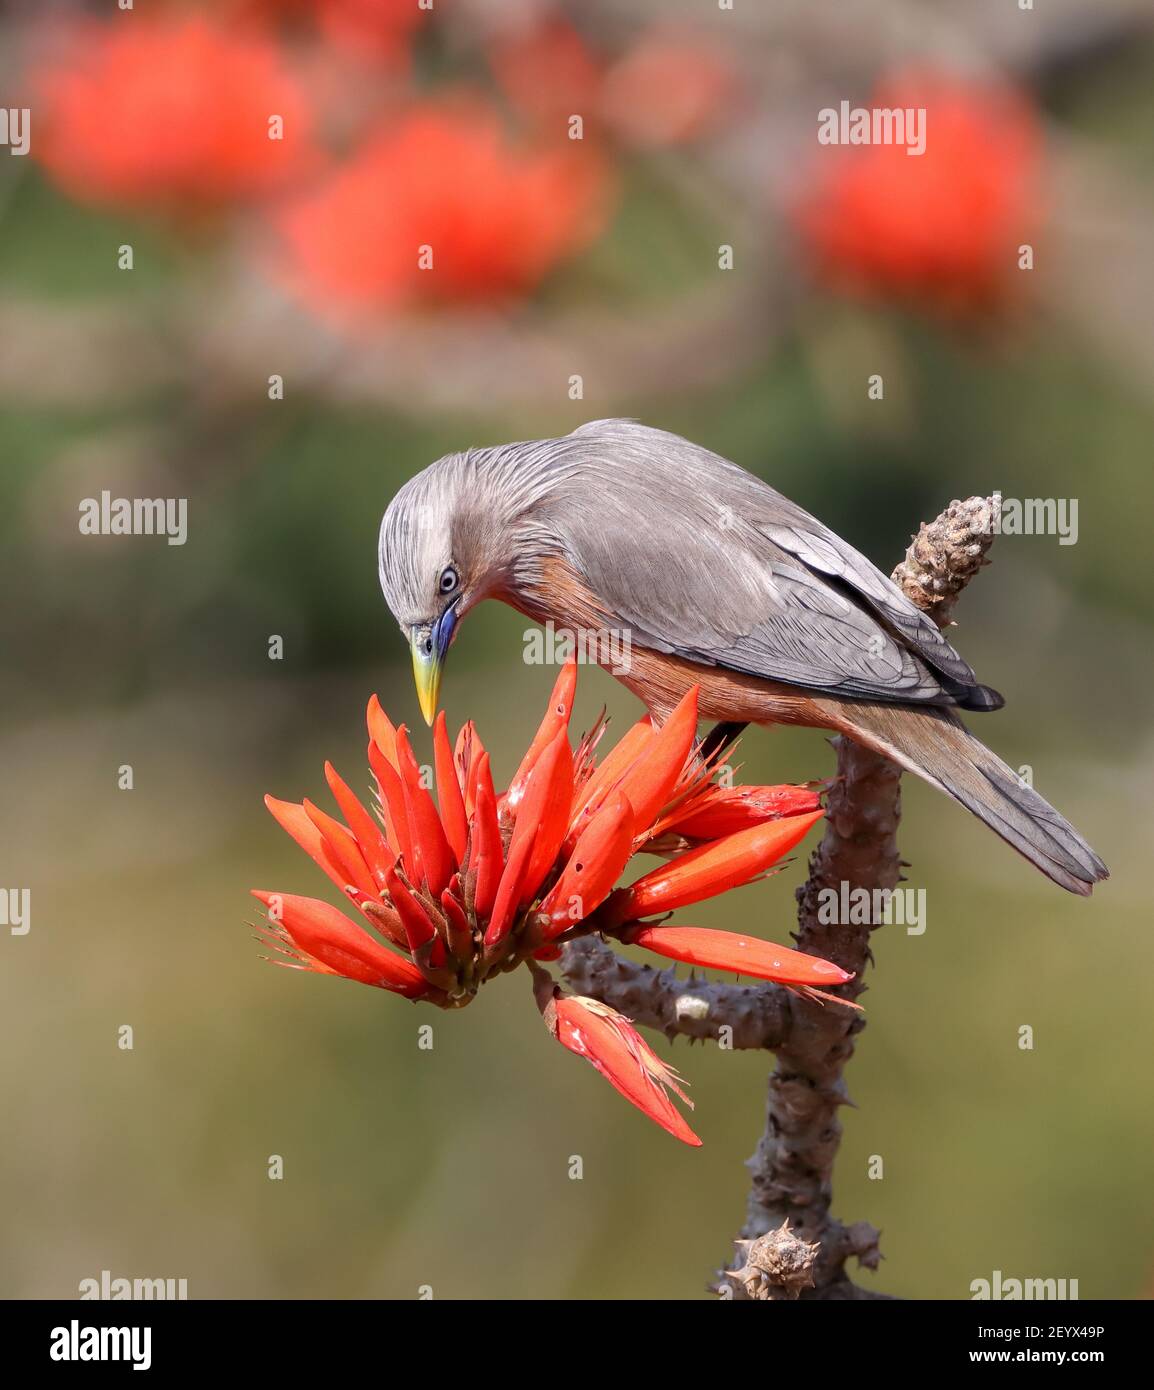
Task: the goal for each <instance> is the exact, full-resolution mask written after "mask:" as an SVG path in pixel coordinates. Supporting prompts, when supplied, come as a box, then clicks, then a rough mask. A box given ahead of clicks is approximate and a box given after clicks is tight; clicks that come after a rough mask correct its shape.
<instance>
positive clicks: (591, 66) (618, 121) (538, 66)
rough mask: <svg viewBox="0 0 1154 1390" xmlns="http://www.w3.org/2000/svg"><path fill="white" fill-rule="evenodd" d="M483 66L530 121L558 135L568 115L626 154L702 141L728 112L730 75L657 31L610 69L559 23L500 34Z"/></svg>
mask: <svg viewBox="0 0 1154 1390" xmlns="http://www.w3.org/2000/svg"><path fill="white" fill-rule="evenodd" d="M489 62H490V65H491V67H492V69H493V74H494V76H495V77H496V79H497V82H498V83H499V85H500V87H501V89H502V91H503V93H504V95H505V97H506V98H507V99H508V101H509V102H510V103H511V104H512V105H513V106H514V107H515V108H516V109H517V111H519V112H520V113H521V115H522V116H525V117H527V118H528V119H530V120H533V121H537V122H540V123H541V124H543V125H546V126H551V127H554V128H556V127H559V126H560V125H561V123H563V122H567V121H568V120H569V118H570V117H571V116H580V117H581V118H582V119H583V121H584V122H585V124H586V127H587V132H588V128H589V127H590V126H599V127H601V128H602V129H604V130H607V131H610V132H612V134H613V135H614V136H615V137H616V138H617V139H618V140H621V141H622V142H624V143H625V144H628V145H634V146H641V147H645V148H656V147H662V146H669V145H679V144H684V143H686V142H687V141H691V140H695V139H697V138H698V137H699V136H701V135H704V134H706V133H707V132H708V131H709V130H710V129H711V128H712V127H714V126H716V125H717V124H718V123H719V122H720V121H722V120H723V119H724V118H725V117H726V116H727V115H728V114H729V113H730V111H731V110H732V107H733V98H734V94H735V91H736V87H737V80H736V73H735V69H734V65H733V63H732V62H731V61H730V59H729V56H728V54H727V53H726V52H725V51H724V50H723V49H722V48H720V47H719V46H718V45H717V44H715V43H713V42H711V41H710V40H709V39H708V38H706V37H705V36H703V35H702V34H701V33H697V32H694V31H693V30H692V29H689V28H685V27H682V26H680V25H677V24H667V23H657V24H654V25H652V26H650V27H649V28H648V29H646V30H644V31H643V32H642V33H641V35H640V36H639V38H638V39H637V42H636V43H635V44H634V45H633V46H632V47H631V48H629V50H628V51H627V52H626V53H625V54H624V56H622V57H621V58H619V59H617V60H616V61H613V62H611V61H610V60H609V59H608V58H607V57H606V56H605V55H604V54H603V53H598V52H597V51H595V50H594V49H593V48H591V47H590V46H589V44H588V43H587V42H586V40H585V39H584V37H583V36H582V34H581V33H580V31H579V30H578V29H577V28H576V27H575V26H574V25H573V24H572V23H571V22H570V21H569V20H568V19H567V18H566V17H565V16H564V15H562V14H546V15H545V16H544V17H542V18H536V19H532V20H530V22H529V23H528V24H524V25H520V26H515V27H513V28H512V29H511V30H510V31H509V32H506V33H502V34H500V35H499V36H498V37H497V38H496V39H495V40H494V41H493V42H492V43H491V44H490V46H489Z"/></svg>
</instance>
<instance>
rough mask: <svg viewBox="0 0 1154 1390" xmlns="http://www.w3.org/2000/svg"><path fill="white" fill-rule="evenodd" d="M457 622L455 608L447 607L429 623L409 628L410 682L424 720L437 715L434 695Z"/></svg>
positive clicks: (430, 719)
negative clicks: (410, 631)
mask: <svg viewBox="0 0 1154 1390" xmlns="http://www.w3.org/2000/svg"><path fill="white" fill-rule="evenodd" d="M456 623H457V613H456V609H455V608H446V609H445V611H444V612H443V613H442V614H441V616H440V617H439V618H438V619H437V621H436V622H435V623H433V625H432V626H431V627H429V626H427V625H426V626H422V627H415V628H413V629H412V633H411V634H410V646H411V649H412V653H413V682H414V684H415V685H416V687H417V702H418V704H419V705H420V706H421V713H422V714H423V715H424V716H425V723H426V724H432V722H433V720H434V719H435V718H436V717H437V696H438V694H439V693H440V690H441V672H442V671H443V669H444V665H445V653H446V652H447V651H448V650H449V643H450V642H451V641H452V640H453V629H454V627H455V626H456Z"/></svg>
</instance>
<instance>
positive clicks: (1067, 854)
mask: <svg viewBox="0 0 1154 1390" xmlns="http://www.w3.org/2000/svg"><path fill="white" fill-rule="evenodd" d="M829 704H830V706H831V709H830V711H829V712H830V724H831V726H832V727H835V728H837V729H839V730H840V731H841V732H842V733H845V734H848V735H849V736H850V737H851V738H853V739H856V740H857V742H859V743H863V744H865V746H866V747H867V748H872V749H874V750H875V752H878V753H883V754H885V756H886V757H888V758H892V759H893V761H894V762H896V763H899V764H900V765H901V766H902V767H904V768H908V769H909V771H910V772H916V773H917V774H918V776H919V777H923V778H924V779H925V780H926V781H927V782H929V783H930V785H931V786H934V787H937V788H939V790H941V791H944V792H948V793H949V795H950V796H952V797H953V798H954V799H955V801H960V802H961V803H962V805H963V806H965V807H967V808H968V809H969V810H971V811H973V813H974V815H975V816H977V817H978V818H979V819H980V820H983V821H985V823H986V824H987V825H988V826H989V827H990V829H991V830H993V831H994V832H995V833H996V834H998V835H1000V836H1001V837H1002V839H1003V840H1005V841H1006V842H1007V844H1011V845H1013V847H1014V848H1015V849H1016V850H1017V851H1018V852H1019V853H1020V854H1023V855H1025V857H1026V858H1027V859H1028V860H1029V861H1030V863H1031V864H1036V865H1037V866H1038V868H1039V869H1041V871H1042V872H1043V873H1044V874H1045V875H1046V876H1047V877H1048V878H1052V879H1053V880H1054V882H1055V883H1058V884H1061V886H1062V887H1063V888H1068V889H1069V890H1070V892H1071V893H1081V894H1083V895H1088V894H1089V892H1090V890H1091V888H1092V887H1093V885H1094V884H1095V883H1097V882H1099V881H1100V880H1101V879H1104V878H1108V877H1109V873H1110V871H1109V870H1108V869H1107V868H1106V865H1105V864H1103V862H1102V861H1101V859H1099V858H1098V856H1097V855H1096V854H1095V853H1094V851H1093V850H1092V849H1091V848H1090V846H1089V845H1088V844H1087V843H1086V841H1085V840H1083V839H1082V837H1081V835H1079V834H1078V832H1077V831H1076V830H1075V829H1074V827H1073V826H1072V825H1071V824H1070V823H1069V821H1067V820H1064V819H1063V817H1062V816H1060V815H1059V814H1058V812H1057V811H1055V810H1054V808H1053V807H1052V806H1051V805H1050V804H1049V802H1048V801H1045V800H1043V798H1042V797H1040V796H1039V795H1038V793H1037V792H1036V791H1034V790H1033V789H1032V788H1031V787H1026V786H1023V785H1022V782H1021V779H1020V778H1019V777H1018V775H1017V774H1016V773H1015V772H1013V771H1012V770H1011V769H1010V768H1009V767H1007V766H1006V764H1005V763H1004V762H1002V760H1001V758H999V757H997V755H996V754H994V753H991V752H990V750H989V749H988V748H987V747H986V745H985V744H984V743H982V742H981V741H980V740H979V739H976V738H975V737H974V736H973V734H971V733H970V731H969V729H967V728H966V726H965V725H964V724H963V723H962V721H961V720H960V719H959V718H958V717H957V715H956V714H954V713H953V712H952V711H951V710H946V709H938V708H932V707H926V708H924V709H911V708H910V707H909V706H908V705H900V706H899V705H880V704H865V703H862V704H858V703H856V702H853V703H851V702H848V701H846V702H842V701H838V702H837V704H836V708H832V706H833V704H834V702H833V701H830V702H829Z"/></svg>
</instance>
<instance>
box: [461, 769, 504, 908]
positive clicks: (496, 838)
mask: <svg viewBox="0 0 1154 1390" xmlns="http://www.w3.org/2000/svg"><path fill="white" fill-rule="evenodd" d="M469 867H470V868H471V869H473V870H475V872H476V875H477V881H476V887H475V889H474V890H473V912H474V914H475V916H476V918H477V921H478V922H480V923H481V924H482V925H484V924H485V923H486V922H487V921H488V920H489V916H490V914H491V913H492V911H493V904H494V903H495V902H496V900H497V888H498V886H499V885H500V882H501V875H502V873H503V872H504V868H505V851H504V847H503V845H502V843H501V828H500V826H499V824H498V822H497V798H496V796H495V795H494V793H493V779H492V777H491V775H490V774H489V755H488V753H486V754H485V755H484V757H483V758H482V759H481V772H480V775H479V776H478V778H477V809H476V811H474V813H473V862H472V864H471V865H470V866H469Z"/></svg>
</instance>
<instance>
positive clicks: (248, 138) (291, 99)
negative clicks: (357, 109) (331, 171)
mask: <svg viewBox="0 0 1154 1390" xmlns="http://www.w3.org/2000/svg"><path fill="white" fill-rule="evenodd" d="M72 37H73V39H74V40H75V47H73V51H72V52H71V53H70V55H69V56H67V57H63V58H54V59H52V60H48V61H46V62H44V63H43V64H42V65H41V66H39V67H38V68H37V69H36V70H35V71H33V73H32V74H31V75H30V76H31V84H32V87H33V90H34V91H35V92H36V94H37V99H38V101H39V102H40V103H41V107H40V109H42V110H43V120H42V122H41V124H40V129H39V130H38V133H37V138H36V140H35V142H34V143H33V152H34V154H35V155H36V156H37V157H38V158H39V159H40V160H41V162H42V163H43V164H44V165H45V167H46V168H47V169H48V171H49V173H50V174H51V175H52V177H53V178H54V179H55V180H56V181H57V182H58V183H59V184H60V185H61V186H62V187H63V188H64V189H65V190H66V191H67V192H68V193H70V194H71V195H72V196H73V197H75V198H78V199H80V200H82V201H85V202H93V203H107V204H113V205H128V206H131V207H140V208H159V209H161V210H165V211H171V212H180V213H182V214H189V213H195V212H197V211H208V210H212V209H215V208H219V207H220V206H222V205H225V204H228V203H231V202H233V201H236V200H243V199H251V198H256V197H259V196H261V195H263V194H267V193H268V192H270V191H271V190H273V189H277V188H280V187H281V186H283V185H284V183H285V182H286V180H288V179H290V178H292V177H293V176H294V175H296V174H298V173H299V172H300V170H301V169H302V168H303V167H307V166H308V165H309V163H310V162H311V161H312V159H313V158H314V156H315V150H314V147H313V143H312V116H311V113H310V110H309V106H308V103H307V101H306V99H305V95H304V92H303V91H302V89H301V87H300V85H299V84H298V82H297V81H296V79H295V78H294V77H293V75H292V73H291V72H290V71H289V69H288V67H287V65H286V63H285V61H284V59H283V57H282V55H281V53H280V51H279V49H278V48H277V47H276V46H275V45H274V44H273V43H272V42H270V41H269V40H267V39H265V38H262V37H260V36H258V35H256V34H253V33H251V32H241V33H237V32H234V31H233V30H230V29H227V28H223V27H219V26H217V25H215V24H214V23H212V22H211V21H209V20H207V19H204V18H202V17H198V16H193V17H189V18H183V17H173V18H160V19H156V18H151V17H146V16H140V17H139V18H137V17H133V18H132V19H131V20H129V21H121V22H118V23H116V24H115V25H96V24H87V25H83V26H81V27H80V28H78V29H77V30H76V32H75V34H74V35H73V36H72ZM37 114H38V116H39V110H38V113H37ZM274 118H279V119H280V121H281V122H282V123H283V138H270V136H271V134H275V127H272V126H270V121H271V120H273V119H274Z"/></svg>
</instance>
